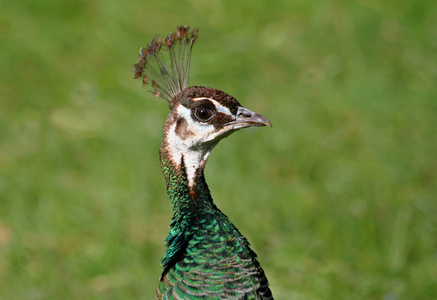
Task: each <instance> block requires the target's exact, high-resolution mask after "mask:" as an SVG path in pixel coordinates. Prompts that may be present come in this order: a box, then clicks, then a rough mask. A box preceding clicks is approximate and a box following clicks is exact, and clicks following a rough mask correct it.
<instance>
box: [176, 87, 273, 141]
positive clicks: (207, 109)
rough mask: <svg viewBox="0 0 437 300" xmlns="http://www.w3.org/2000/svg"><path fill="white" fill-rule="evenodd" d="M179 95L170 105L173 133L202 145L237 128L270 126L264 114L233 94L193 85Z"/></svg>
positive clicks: (218, 139)
mask: <svg viewBox="0 0 437 300" xmlns="http://www.w3.org/2000/svg"><path fill="white" fill-rule="evenodd" d="M190 89H192V90H194V93H190V91H187V92H186V93H185V95H183V96H181V98H182V99H178V101H177V102H176V104H175V107H174V109H173V117H172V119H173V122H174V124H175V125H174V130H175V134H176V135H177V136H178V137H179V138H180V139H181V140H185V141H186V142H187V143H189V144H190V148H192V149H195V148H202V147H203V146H210V145H211V144H216V143H217V142H218V141H220V140H221V139H222V138H224V137H227V136H228V135H229V134H231V133H233V132H235V131H236V130H238V129H242V128H246V127H251V126H272V125H271V123H270V121H269V120H267V119H266V118H265V117H263V116H261V115H259V114H256V113H254V112H253V111H251V110H249V109H247V108H244V107H242V106H241V105H240V103H239V102H238V101H237V100H236V99H235V98H233V97H232V96H230V95H228V94H226V93H224V92H221V91H218V90H214V89H209V88H203V87H194V89H193V88H189V90H190Z"/></svg>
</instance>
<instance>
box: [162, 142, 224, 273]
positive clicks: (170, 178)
mask: <svg viewBox="0 0 437 300" xmlns="http://www.w3.org/2000/svg"><path fill="white" fill-rule="evenodd" d="M168 142H169V141H168V139H166V138H164V139H163V141H162V143H161V148H160V159H161V168H162V172H163V174H164V177H165V181H166V184H167V193H168V195H169V197H170V200H171V201H172V204H173V219H172V222H171V224H170V227H171V229H170V231H169V234H168V237H167V239H166V242H167V250H166V253H165V255H164V258H163V259H162V264H163V265H164V272H163V274H162V276H164V275H165V274H166V273H167V271H168V270H169V269H170V268H171V267H172V266H173V265H174V264H175V263H176V262H177V261H178V260H179V259H181V257H182V255H183V254H184V252H185V249H186V248H187V245H188V242H189V241H190V239H191V238H192V236H193V234H194V227H195V226H194V225H195V223H196V222H199V221H202V220H203V219H206V215H207V214H208V213H211V212H213V211H215V210H217V208H216V206H215V205H214V203H213V201H212V198H211V194H210V191H209V188H208V185H207V184H206V181H205V177H204V173H203V170H204V167H205V163H206V159H203V158H202V159H199V161H197V162H196V161H195V160H194V159H193V157H196V156H194V155H188V158H190V159H189V160H188V161H187V159H186V158H185V155H184V154H183V153H179V152H178V151H176V150H175V148H174V147H172V145H171V144H169V143H168ZM206 156H207V155H206Z"/></svg>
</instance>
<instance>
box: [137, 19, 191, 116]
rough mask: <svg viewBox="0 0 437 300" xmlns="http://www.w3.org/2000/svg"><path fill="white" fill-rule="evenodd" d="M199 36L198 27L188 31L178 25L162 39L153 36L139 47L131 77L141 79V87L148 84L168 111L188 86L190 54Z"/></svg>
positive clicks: (187, 28)
mask: <svg viewBox="0 0 437 300" xmlns="http://www.w3.org/2000/svg"><path fill="white" fill-rule="evenodd" d="M198 33H199V29H198V28H194V29H193V30H192V31H191V32H190V27H188V26H178V27H177V29H176V32H172V33H170V34H169V35H168V36H167V37H166V38H165V39H164V40H163V39H162V38H161V36H155V37H154V38H153V39H152V41H151V42H150V43H149V44H148V45H147V46H146V47H143V48H141V50H140V53H139V58H138V61H137V62H136V63H135V64H134V78H143V85H151V86H152V88H153V95H154V96H156V97H160V98H163V99H165V100H167V101H168V103H169V107H170V109H173V107H174V105H175V102H176V101H175V96H176V95H177V94H178V93H179V92H181V91H183V90H184V89H186V88H187V87H188V78H189V75H190V62H191V52H192V49H193V45H194V43H195V42H196V40H197V37H198ZM163 52H166V53H163Z"/></svg>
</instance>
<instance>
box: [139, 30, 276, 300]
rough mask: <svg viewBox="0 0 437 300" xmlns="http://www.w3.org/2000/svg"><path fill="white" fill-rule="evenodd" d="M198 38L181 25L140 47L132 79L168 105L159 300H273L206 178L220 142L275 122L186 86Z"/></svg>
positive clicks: (231, 99) (260, 271)
mask: <svg viewBox="0 0 437 300" xmlns="http://www.w3.org/2000/svg"><path fill="white" fill-rule="evenodd" d="M197 37H198V29H197V28H196V29H194V30H192V31H191V32H190V31H189V27H184V26H178V27H177V30H176V32H175V33H170V34H169V35H168V36H167V37H166V38H165V39H161V37H159V36H156V37H155V38H154V39H153V40H152V41H151V42H150V44H149V45H147V46H146V47H144V48H142V49H141V50H140V53H139V59H138V61H137V62H136V63H135V65H134V73H135V78H142V79H143V84H150V85H151V86H152V87H153V94H154V95H155V96H157V97H160V98H163V99H165V100H167V101H168V104H169V107H170V113H169V114H168V117H167V120H166V122H165V124H164V129H163V138H162V141H161V147H160V159H161V167H162V172H163V174H164V177H165V181H166V184H167V192H168V195H169V197H170V199H171V201H172V204H173V210H174V215H173V219H172V222H171V225H170V226H171V229H170V232H169V234H168V237H167V239H166V242H167V250H166V253H165V255H164V258H163V259H162V264H163V272H162V275H161V277H160V281H159V285H158V288H157V290H156V298H157V299H273V296H272V293H271V291H270V288H269V283H268V281H267V278H266V276H265V274H264V271H263V269H262V268H261V266H260V264H259V263H258V261H257V259H256V257H257V256H256V254H255V252H254V251H253V250H252V249H251V248H250V245H249V242H248V241H247V240H246V238H245V237H244V236H243V235H242V234H241V233H240V231H238V229H237V228H236V227H235V226H234V225H233V224H232V223H231V222H230V221H229V219H228V218H227V217H226V216H225V215H224V214H223V213H222V212H221V211H220V210H219V209H218V208H217V206H216V205H215V204H214V202H213V200H212V198H211V194H210V192H209V189H208V185H207V184H206V182H205V177H204V172H203V170H204V168H205V164H206V161H207V159H208V156H209V154H210V152H211V150H212V148H214V146H215V145H217V143H218V142H219V141H220V140H221V139H223V138H225V137H227V136H229V135H230V134H231V133H233V132H235V131H237V130H239V129H242V128H246V127H250V126H271V123H270V121H269V120H267V119H266V118H265V117H263V116H261V115H259V114H256V113H254V112H252V111H250V110H248V109H246V108H244V107H242V106H241V105H240V103H239V102H238V101H237V100H236V99H235V98H234V97H232V96H230V95H228V94H226V93H224V92H222V91H219V90H216V89H213V88H208V87H202V86H193V87H188V77H189V70H190V60H191V51H192V48H193V45H194V43H195V42H196V40H197Z"/></svg>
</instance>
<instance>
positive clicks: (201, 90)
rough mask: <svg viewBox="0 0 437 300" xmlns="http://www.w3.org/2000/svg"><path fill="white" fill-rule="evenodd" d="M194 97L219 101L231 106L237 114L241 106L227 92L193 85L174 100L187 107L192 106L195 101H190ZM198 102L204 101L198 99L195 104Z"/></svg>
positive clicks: (232, 110) (231, 109) (228, 106)
mask: <svg viewBox="0 0 437 300" xmlns="http://www.w3.org/2000/svg"><path fill="white" fill-rule="evenodd" d="M193 98H210V99H214V100H216V101H217V102H219V103H220V104H221V105H223V106H225V107H227V108H229V110H230V111H231V113H232V114H234V115H235V114H237V111H238V106H241V105H240V103H239V102H238V101H237V99H235V98H234V97H232V96H231V95H228V94H226V93H225V92H222V91H220V90H217V89H213V88H209V87H203V86H192V87H189V88H186V89H185V90H183V91H182V92H180V93H179V94H178V95H176V97H175V98H174V99H173V101H174V102H181V103H182V104H183V105H184V106H185V107H188V108H191V107H192V105H193V102H190V99H193ZM197 102H200V103H202V102H203V101H196V102H195V103H196V104H195V105H198V104H197Z"/></svg>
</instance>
